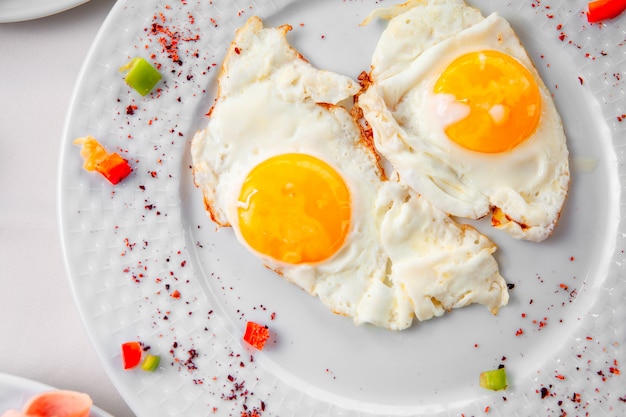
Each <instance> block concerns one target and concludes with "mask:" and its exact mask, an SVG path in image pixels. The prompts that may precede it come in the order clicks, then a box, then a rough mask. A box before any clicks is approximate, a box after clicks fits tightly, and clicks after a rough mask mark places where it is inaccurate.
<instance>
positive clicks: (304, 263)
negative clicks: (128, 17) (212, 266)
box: [191, 17, 508, 330]
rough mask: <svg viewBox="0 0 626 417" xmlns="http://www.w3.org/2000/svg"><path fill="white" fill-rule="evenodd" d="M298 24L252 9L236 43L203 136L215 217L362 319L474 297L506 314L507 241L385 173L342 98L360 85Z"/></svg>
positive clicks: (200, 173)
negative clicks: (293, 34)
mask: <svg viewBox="0 0 626 417" xmlns="http://www.w3.org/2000/svg"><path fill="white" fill-rule="evenodd" d="M290 29H291V27H290V26H288V25H285V26H281V27H278V28H264V27H263V22H262V21H261V20H260V19H259V18H257V17H252V18H250V19H249V20H248V21H247V23H246V24H245V25H244V26H243V27H242V28H240V29H239V30H238V31H237V33H236V36H235V39H234V41H233V42H232V44H231V46H230V48H229V50H228V52H227V55H226V58H225V61H224V63H223V66H222V69H221V73H220V75H219V78H218V97H217V99H216V101H215V103H214V105H213V107H212V109H211V111H210V112H209V121H208V124H207V126H206V128H205V129H204V130H201V131H199V132H197V133H196V135H195V136H194V138H193V140H192V144H191V154H192V165H193V175H194V182H195V184H196V186H197V187H198V188H200V189H201V190H202V194H203V198H204V204H205V207H206V209H207V211H208V214H209V215H210V217H211V218H212V219H213V221H214V222H215V223H217V224H218V225H219V226H232V228H233V230H234V233H235V235H236V237H237V239H238V240H239V241H240V242H241V243H242V245H243V246H244V247H246V248H247V249H248V251H249V252H250V253H251V254H253V255H255V256H256V257H258V258H259V259H260V261H261V262H262V263H263V264H264V265H265V266H267V267H269V268H270V269H272V270H273V271H275V272H277V273H278V274H279V275H281V276H283V277H284V278H285V279H287V280H288V281H290V282H292V283H294V284H296V285H298V286H299V287H301V288H302V289H304V290H305V291H306V292H308V293H309V294H311V295H313V296H317V297H319V299H320V300H321V301H322V303H323V304H324V305H326V306H327V307H328V308H329V309H330V310H331V311H333V312H334V313H337V314H340V315H344V316H348V317H351V318H352V319H353V320H354V322H355V323H357V324H361V323H371V324H373V325H375V326H380V327H384V328H388V329H392V330H402V329H405V328H407V327H410V326H411V324H412V322H413V321H414V319H415V318H417V319H418V320H427V319H430V318H432V317H435V316H440V315H442V314H444V313H445V312H446V311H448V310H450V309H452V308H457V307H463V306H466V305H468V304H471V303H481V304H484V305H485V306H487V308H488V309H489V310H490V311H491V312H492V313H493V314H495V313H497V311H498V309H499V308H500V307H501V306H503V305H505V304H506V303H507V301H508V289H507V285H506V283H505V281H504V278H503V277H502V276H501V275H500V273H499V270H498V265H497V263H496V260H495V259H494V257H493V253H494V251H495V250H496V246H495V245H494V244H493V243H492V242H491V241H490V240H489V239H488V238H487V237H486V236H484V235H482V234H480V233H479V232H478V231H476V230H475V229H474V228H472V227H470V226H463V225H458V224H457V223H455V222H454V221H453V220H452V219H450V218H449V217H448V216H447V215H446V214H445V213H443V212H442V211H440V210H438V209H436V208H435V207H434V206H433V205H431V204H430V203H429V202H428V201H426V200H425V199H423V198H420V197H419V196H418V195H417V194H415V193H414V192H413V191H411V190H410V188H408V187H407V186H405V185H403V184H400V183H398V182H397V181H391V180H386V179H385V177H384V174H383V171H382V170H381V167H380V165H379V163H378V155H377V154H376V153H375V151H374V150H373V146H372V144H371V143H370V142H368V140H366V139H365V137H364V136H363V135H362V131H361V129H360V127H359V125H358V124H357V122H356V121H355V120H354V118H353V117H352V116H351V114H350V112H349V111H347V110H346V108H344V107H342V106H341V105H340V104H341V103H342V102H343V101H344V100H346V99H349V100H351V99H352V96H353V95H354V94H355V93H356V92H358V91H359V90H360V86H359V84H358V83H356V82H355V81H353V80H352V79H350V78H349V77H346V76H343V75H340V74H336V73H332V72H328V71H323V70H319V69H316V68H314V67H313V66H312V65H310V64H309V63H308V62H307V61H306V60H305V59H304V58H303V57H302V55H301V54H300V53H299V52H297V51H296V50H295V49H293V48H292V47H291V46H290V45H289V43H288V41H287V36H286V35H287V33H288V31H289V30H290Z"/></svg>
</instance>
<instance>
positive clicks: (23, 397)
mask: <svg viewBox="0 0 626 417" xmlns="http://www.w3.org/2000/svg"><path fill="white" fill-rule="evenodd" d="M52 390H56V388H53V387H51V386H49V385H45V384H42V383H41V382H36V381H32V380H30V379H26V378H21V377H18V376H14V375H8V374H0V415H1V414H3V413H4V412H5V411H7V410H21V409H22V407H23V406H24V405H25V404H26V403H27V402H28V401H29V400H30V399H31V398H32V397H34V396H35V395H37V394H40V393H42V392H46V391H52ZM89 415H90V417H112V416H111V414H109V413H107V412H105V411H102V410H101V409H99V408H98V407H96V406H92V407H91V413H89Z"/></svg>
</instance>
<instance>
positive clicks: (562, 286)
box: [559, 284, 569, 291]
mask: <svg viewBox="0 0 626 417" xmlns="http://www.w3.org/2000/svg"><path fill="white" fill-rule="evenodd" d="M559 287H561V288H562V289H564V290H565V291H567V290H568V289H569V287H568V286H567V285H566V284H559Z"/></svg>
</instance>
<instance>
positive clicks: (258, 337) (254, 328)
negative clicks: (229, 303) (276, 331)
mask: <svg viewBox="0 0 626 417" xmlns="http://www.w3.org/2000/svg"><path fill="white" fill-rule="evenodd" d="M269 337H270V331H269V329H268V327H267V326H263V325H260V324H258V323H255V322H253V321H249V322H248V323H247V324H246V331H245V333H244V335H243V340H245V341H246V342H247V343H248V344H249V345H250V346H252V347H254V348H255V349H258V350H263V347H264V346H265V342H267V339H269Z"/></svg>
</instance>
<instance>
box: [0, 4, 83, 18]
mask: <svg viewBox="0 0 626 417" xmlns="http://www.w3.org/2000/svg"><path fill="white" fill-rule="evenodd" d="M88 1H89V0H2V1H0V23H7V22H22V21H25V20H32V19H38V18H40V17H46V16H51V15H53V14H56V13H60V12H64V11H65V10H69V9H71V8H73V7H76V6H79V5H81V4H83V3H87V2H88Z"/></svg>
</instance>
